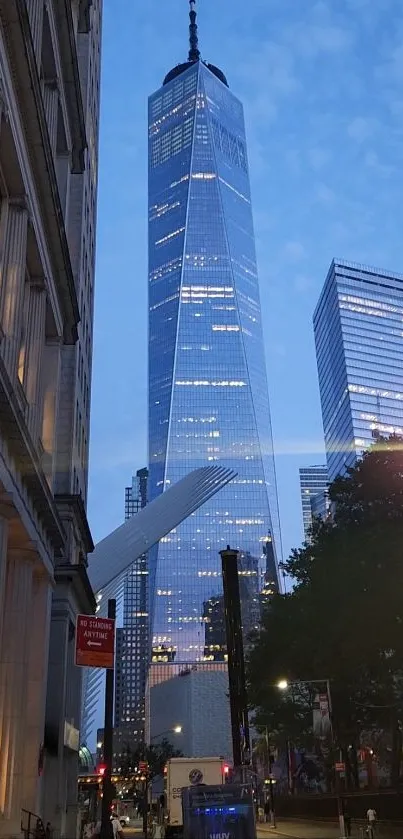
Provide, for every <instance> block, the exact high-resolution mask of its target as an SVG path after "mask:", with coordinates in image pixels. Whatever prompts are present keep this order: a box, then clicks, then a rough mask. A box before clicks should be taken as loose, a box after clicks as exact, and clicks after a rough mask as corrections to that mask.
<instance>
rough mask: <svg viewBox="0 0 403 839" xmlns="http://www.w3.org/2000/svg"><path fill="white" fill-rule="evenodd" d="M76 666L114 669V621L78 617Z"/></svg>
mask: <svg viewBox="0 0 403 839" xmlns="http://www.w3.org/2000/svg"><path fill="white" fill-rule="evenodd" d="M76 664H77V665H78V667H104V668H106V669H107V670H112V669H113V668H114V666H115V621H114V620H111V619H110V618H97V617H94V615H77V626H76Z"/></svg>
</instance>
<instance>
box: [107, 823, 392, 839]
mask: <svg viewBox="0 0 403 839" xmlns="http://www.w3.org/2000/svg"><path fill="white" fill-rule="evenodd" d="M363 826H365V825H364V822H354V821H353V822H352V826H351V837H352V839H361V836H362V834H361V832H360V828H361V827H363ZM123 836H124V839H140V837H141V836H142V823H141V822H140V821H136V822H135V824H134V825H132V826H130V827H125V829H124V831H123ZM257 836H258V839H270V837H273V839H274V837H279V839H281V837H283V839H285V837H289V839H340V830H339V827H338V825H337V824H336V822H334V823H331V824H330V823H328V822H324V821H322V822H320V821H318V822H314V821H309V820H308V819H307V820H297V819H292V820H291V819H279V820H278V821H277V827H276V830H274V829H273V828H272V827H270V826H269V825H265V824H258V825H257ZM402 837H403V824H401V825H397V824H395V825H389V824H386V823H385V822H384V823H381V824H379V825H378V827H377V832H376V839H402Z"/></svg>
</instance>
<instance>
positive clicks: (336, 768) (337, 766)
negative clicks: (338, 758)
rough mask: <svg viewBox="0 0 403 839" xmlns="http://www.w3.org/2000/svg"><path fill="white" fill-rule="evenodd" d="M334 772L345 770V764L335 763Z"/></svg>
mask: <svg viewBox="0 0 403 839" xmlns="http://www.w3.org/2000/svg"><path fill="white" fill-rule="evenodd" d="M334 768H335V770H336V772H345V771H346V764H345V763H335V766H334Z"/></svg>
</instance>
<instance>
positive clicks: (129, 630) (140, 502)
mask: <svg viewBox="0 0 403 839" xmlns="http://www.w3.org/2000/svg"><path fill="white" fill-rule="evenodd" d="M147 483H148V469H139V470H138V471H137V473H136V476H135V477H133V480H132V485H131V486H130V487H126V489H125V521H127V520H128V519H129V518H131V517H132V516H135V515H137V513H139V512H140V510H142V509H143V508H144V507H145V506H146V503H147ZM147 582H148V568H147V554H143V555H142V556H141V557H139V558H138V559H137V560H136V562H134V563H133V565H132V566H131V568H130V569H129V571H128V572H127V574H126V576H125V580H124V594H123V627H122V628H121V629H118V630H117V637H116V679H115V728H116V729H118V730H120V731H122V734H124V736H125V737H126V741H127V743H129V744H130V745H131V746H134V745H135V744H136V743H139V742H143V741H144V725H145V722H144V721H145V693H146V677H147V670H148V659H149V655H148V652H149V625H148V605H147V597H148V591H147V590H148V586H147Z"/></svg>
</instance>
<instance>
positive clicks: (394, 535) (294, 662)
mask: <svg viewBox="0 0 403 839" xmlns="http://www.w3.org/2000/svg"><path fill="white" fill-rule="evenodd" d="M329 497H330V501H331V504H332V510H333V513H332V515H331V517H330V518H329V519H328V520H326V521H324V522H322V521H315V522H314V525H313V528H312V533H311V539H310V542H309V543H305V544H304V545H303V546H302V548H300V549H296V550H293V551H292V554H291V557H290V558H289V560H288V561H287V562H286V563H285V564H284V567H285V570H286V572H287V573H288V574H289V575H290V576H291V577H292V578H293V580H294V583H295V587H294V590H293V592H292V593H291V594H288V595H278V596H276V597H274V599H273V601H272V604H271V608H270V609H269V610H268V611H267V613H266V614H265V615H264V618H263V625H262V628H261V631H260V633H259V634H258V636H257V637H256V638H255V643H254V645H253V648H252V651H251V653H250V656H249V663H248V679H249V697H250V704H251V706H252V708H253V709H254V710H255V714H256V720H257V722H258V723H259V722H260V724H264V725H267V724H269V725H270V726H272V727H273V730H274V731H279V732H280V733H281V732H282V731H284V730H287V731H291V734H290V735H289V736H291V737H292V738H294V739H295V740H296V741H298V740H301V738H302V739H304V738H306V737H307V736H308V737H309V735H310V730H311V726H310V720H311V719H312V716H311V706H312V701H311V700H312V692H311V697H310V699H309V697H307V696H306V695H305V697H304V698H303V699H302V701H301V697H299V698H298V697H297V699H296V697H295V696H294V697H292V696H291V695H290V694H289V693H288V694H287V695H286V696H284V695H281V694H280V693H279V691H278V689H277V688H276V687H275V685H276V683H277V682H278V679H279V678H282V677H283V678H288V679H289V680H290V681H292V682H301V684H302V683H304V684H305V683H309V681H310V680H316V679H319V680H321V679H323V680H324V681H325V680H326V679H329V680H330V682H331V692H332V700H333V712H334V714H333V716H334V726H335V736H336V738H337V741H338V744H339V745H340V747H341V748H342V749H343V750H344V754H345V760H346V763H347V766H348V769H349V782H350V785H353V784H354V782H357V767H356V765H354V764H355V761H354V758H353V759H352V760H351V759H350V756H349V752H350V753H352V754H353V755H354V752H355V749H354V748H353V749H351V748H350V749H349V746H350V747H351V746H354V747H355V746H357V745H358V741H359V736H360V732H361V731H363V730H364V729H365V728H367V730H369V729H373V728H377V727H379V728H385V726H386V727H388V728H389V730H390V731H391V740H392V747H393V760H392V770H393V771H392V774H393V778H392V780H393V782H394V783H397V781H398V777H399V772H400V755H401V737H400V719H402V717H403V707H402V690H401V687H402V685H403V631H402V630H403V443H402V440H401V439H400V438H398V437H396V436H392V437H390V438H389V439H388V440H379V441H378V442H377V444H376V445H375V446H373V447H372V448H371V450H369V451H368V452H366V453H365V454H364V455H363V457H362V459H361V460H359V461H358V462H357V464H356V466H355V467H354V468H353V469H350V470H349V471H348V473H347V475H346V476H345V477H339V478H337V479H336V480H335V481H334V483H333V484H332V485H331V487H330V489H329ZM262 674H264V676H263V677H262Z"/></svg>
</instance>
